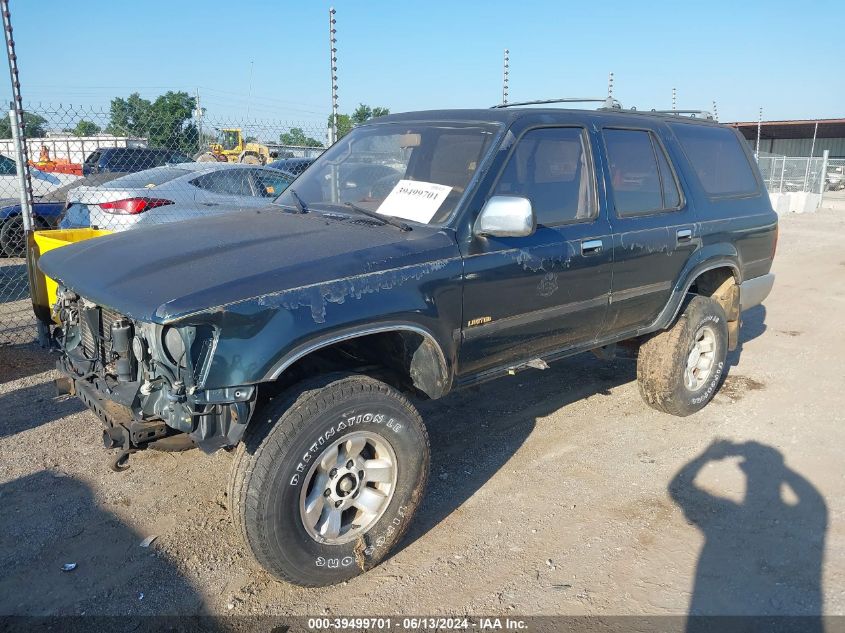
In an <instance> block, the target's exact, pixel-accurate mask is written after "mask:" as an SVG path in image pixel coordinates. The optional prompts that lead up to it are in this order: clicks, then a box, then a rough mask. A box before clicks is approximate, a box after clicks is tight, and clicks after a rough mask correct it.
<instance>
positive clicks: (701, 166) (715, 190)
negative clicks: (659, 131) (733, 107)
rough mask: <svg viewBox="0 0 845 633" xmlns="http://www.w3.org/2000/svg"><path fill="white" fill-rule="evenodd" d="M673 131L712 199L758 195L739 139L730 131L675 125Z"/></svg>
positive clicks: (703, 126)
mask: <svg viewBox="0 0 845 633" xmlns="http://www.w3.org/2000/svg"><path fill="white" fill-rule="evenodd" d="M672 131H673V132H674V133H675V136H676V137H677V138H678V141H679V142H680V143H681V147H683V148H684V153H685V154H686V155H687V158H688V159H689V162H690V164H691V165H692V167H693V169H695V173H696V175H697V176H698V180H699V181H700V182H701V186H702V187H704V191H706V192H707V193H708V194H710V195H711V196H730V195H747V194H752V193H757V191H758V190H759V188H760V186H759V185H758V183H757V178H756V177H755V176H754V172H753V170H752V169H751V164H750V162H749V161H748V155H747V154H746V153H745V152H744V151H743V149H742V146H741V145H740V140H739V138H737V135H736V134H735V133H734V132H733V131H732V130H729V129H727V128H723V127H715V126H709V125H707V126H705V125H690V124H686V125H682V124H673V125H672Z"/></svg>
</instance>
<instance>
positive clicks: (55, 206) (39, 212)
mask: <svg viewBox="0 0 845 633" xmlns="http://www.w3.org/2000/svg"><path fill="white" fill-rule="evenodd" d="M121 175H122V174H118V173H105V174H94V175H91V176H86V177H84V178H77V179H76V180H74V181H73V182H71V183H69V184H67V185H64V186H63V187H59V188H58V189H54V190H53V191H51V192H50V193H48V194H46V195H45V196H42V197H41V198H40V199H39V200H38V201H37V202H35V203H34V204H33V205H32V217H33V227H34V229H35V230H44V229H54V228H57V227H58V224H59V220H60V218H61V217H62V214H63V213H64V210H65V206H66V204H67V203H66V199H67V195H68V192H69V191H70V190H72V189H75V188H77V187H81V186H83V185H84V186H95V185H101V184H103V183H106V182H108V181H110V180H114V179H115V178H117V177H118V176H121ZM25 251H26V239H25V236H24V227H23V218H22V217H21V205H20V202H19V201H18V200H15V199H7V200H2V201H0V254H2V255H5V256H6V257H23V256H24V254H25Z"/></svg>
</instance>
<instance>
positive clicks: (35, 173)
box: [0, 154, 79, 200]
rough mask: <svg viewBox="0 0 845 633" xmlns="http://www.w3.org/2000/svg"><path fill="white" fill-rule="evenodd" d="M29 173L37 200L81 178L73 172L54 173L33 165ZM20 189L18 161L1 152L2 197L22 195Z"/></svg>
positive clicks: (0, 176) (33, 193) (0, 186)
mask: <svg viewBox="0 0 845 633" xmlns="http://www.w3.org/2000/svg"><path fill="white" fill-rule="evenodd" d="M29 175H30V180H31V182H32V195H33V197H34V198H35V199H36V200H38V199H39V198H41V197H42V196H46V195H47V194H48V193H50V192H51V191H53V190H55V189H58V188H59V187H63V186H64V185H67V184H69V183H72V182H75V181H77V180H79V176H75V175H73V174H52V173H47V172H43V171H41V170H40V169H38V168H36V167H32V166H30V168H29ZM20 190H21V189H20V185H19V182H18V171H17V162H16V161H15V160H14V159H12V158H9V157H8V156H3V155H2V154H0V198H4V199H5V198H17V197H18V196H20Z"/></svg>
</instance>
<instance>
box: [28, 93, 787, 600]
mask: <svg viewBox="0 0 845 633" xmlns="http://www.w3.org/2000/svg"><path fill="white" fill-rule="evenodd" d="M376 151H378V152H382V153H389V154H391V155H392V156H393V157H394V160H395V161H396V162H398V163H401V164H402V165H404V169H403V170H402V173H401V174H399V179H398V181H396V180H393V181H391V180H390V179H391V178H394V176H393V175H392V174H383V173H379V170H372V171H365V170H359V168H358V166H360V165H361V164H362V163H365V162H367V157H368V156H372V154H373V153H374V152H376ZM347 165H355V167H354V168H353V169H354V170H355V171H357V172H358V177H357V178H356V180H355V181H354V183H355V186H354V187H346V188H345V191H344V193H343V195H342V196H341V195H339V191H338V190H339V189H340V188H341V187H342V186H343V185H344V178H343V177H342V176H341V175H342V174H343V173H344V171H347V170H346V166H347ZM391 183H392V184H391ZM353 192H354V194H353ZM151 195H155V196H158V193H157V192H156V193H155V194H151ZM344 200H346V203H344ZM777 227H778V220H777V215H776V214H775V213H774V211H773V210H772V206H771V203H770V201H769V196H768V194H767V193H766V189H765V187H764V184H763V181H762V178H761V176H760V173H759V171H758V169H757V166H756V163H755V161H754V158H753V156H751V155H750V153H749V151H748V147H747V144H746V143H745V141H744V140H743V138H742V137H741V136H740V135H739V133H738V132H737V131H736V130H734V129H731V128H728V127H724V126H721V125H718V124H716V123H714V122H710V121H705V120H696V119H684V118H682V117H680V116H667V115H661V114H659V113H646V112H644V113H638V112H624V111H616V110H611V109H607V110H600V111H594V112H588V111H577V110H560V109H530V108H526V109H506V108H499V109H490V110H469V111H465V110H449V111H442V110H441V111H434V112H413V113H406V114H398V115H391V116H387V117H382V118H379V119H378V120H377V121H374V122H370V123H367V124H364V125H361V126H358V127H356V128H355V129H353V130H352V131H351V132H350V133H349V134H348V135H346V136H344V137H343V138H342V139H340V140H339V141H338V142H337V143H335V144H334V145H333V146H332V147H331V148H329V149H328V150H326V152H325V153H324V154H323V155H322V156H321V157H320V158H318V159H317V160H316V162H315V163H314V164H313V165H312V166H311V167H310V168H309V169H308V170H307V171H306V172H305V173H303V174H302V176H300V177H299V178H298V179H297V180H296V182H295V183H294V184H293V185H291V187H289V188H288V189H287V190H286V191H285V192H284V193H283V194H282V196H281V197H280V198H279V199H278V200H277V201H276V202H275V203H273V204H270V205H267V206H265V207H262V208H260V209H254V210H251V211H246V212H244V213H240V214H228V215H220V216H216V217H214V218H209V219H208V220H206V221H204V222H198V223H196V224H192V225H191V227H190V231H188V230H174V229H173V228H172V227H167V226H159V227H151V228H149V229H147V230H145V231H140V232H138V234H137V235H128V234H122V235H112V236H107V237H103V238H100V239H97V240H92V241H91V242H87V243H84V244H80V245H71V246H67V247H65V248H62V249H57V250H55V251H52V252H49V253H47V254H46V255H44V257H43V258H42V259H41V263H40V265H41V269H42V270H43V271H44V272H45V273H46V274H47V275H49V276H51V277H54V278H57V279H58V280H60V289H59V300H58V303H57V310H58V314H59V316H60V319H61V321H62V326H61V327H60V328H58V329H57V330H56V336H57V339H56V341H57V345H58V347H59V348H60V349H61V350H62V352H63V356H62V360H61V361H60V363H59V367H60V371H61V378H60V379H59V386H60V387H61V388H62V389H64V390H65V391H66V392H67V391H71V392H75V393H76V394H78V395H79V396H80V398H81V399H82V401H83V402H85V403H86V404H87V405H88V406H89V407H90V408H91V409H92V410H93V411H94V412H95V413H96V414H97V416H98V417H99V418H100V420H101V423H102V427H103V433H104V439H105V443H106V446H112V447H116V448H119V453H118V454H117V456H116V458H115V462H114V467H115V468H121V467H124V466H125V462H126V460H127V458H128V455H129V453H130V452H132V451H137V450H140V449H142V448H144V447H157V445H161V446H165V445H167V446H171V447H172V446H173V444H174V443H176V442H179V440H180V439H182V440H184V441H186V442H187V443H190V444H196V446H198V447H199V448H200V449H202V450H203V451H206V452H212V451H215V450H218V449H221V448H227V449H234V459H233V463H232V475H231V479H230V484H229V489H228V500H227V504H228V505H229V507H230V508H231V510H232V513H233V517H234V520H235V524H236V526H237V528H238V531H239V533H240V534H242V535H243V537H244V541H245V545H246V547H247V549H249V550H250V551H251V552H252V554H253V555H254V557H255V559H256V560H257V561H258V562H259V563H260V564H261V565H262V566H264V567H265V568H266V569H267V570H269V572H270V573H272V574H273V575H275V576H276V577H278V578H280V579H284V580H287V581H290V582H294V583H299V584H302V585H307V586H318V585H328V584H332V583H337V582H341V581H344V580H346V579H349V578H351V577H353V576H356V575H358V574H360V573H362V572H363V571H365V570H367V569H370V568H371V567H372V566H373V565H376V564H378V562H379V561H381V560H383V559H384V557H385V556H386V555H387V553H388V552H389V551H390V549H391V547H392V546H394V545H395V544H396V543H397V542H398V541H399V539H400V538H401V537H402V534H403V533H404V532H405V530H406V529H407V527H408V525H409V524H410V522H411V519H412V518H413V516H414V514H415V512H416V511H417V509H418V508H419V506H420V504H421V502H422V499H423V497H424V488H425V484H426V479H427V476H428V469H429V446H428V438H427V433H426V429H425V426H424V424H423V421H422V418H421V416H420V414H419V413H418V411H417V409H416V407H415V406H414V404H413V400H414V399H426V398H431V399H436V398H441V397H442V396H444V395H446V394H447V393H449V392H450V391H452V390H453V389H457V388H463V387H467V386H470V385H476V384H478V383H479V382H482V381H485V380H490V379H493V378H498V377H506V376H509V375H512V374H515V373H518V372H521V371H523V370H528V369H532V368H534V369H543V368H545V367H546V366H547V363H549V362H551V361H553V360H556V359H559V358H562V357H565V356H569V355H572V354H576V353H580V352H586V351H594V352H596V353H597V354H598V355H599V356H601V357H604V358H610V357H613V356H614V354H615V353H616V350H617V349H620V350H621V349H625V350H626V351H628V352H631V353H634V354H636V356H637V379H638V382H639V389H640V393H641V395H642V397H643V399H644V401H645V403H646V404H647V405H649V406H651V407H654V408H655V409H657V410H658V411H661V412H665V413H669V414H673V415H678V416H686V415H689V414H692V413H694V412H696V411H698V410H699V409H701V408H702V407H704V406H705V405H706V404H707V402H709V401H710V399H711V398H712V397H713V395H714V394H715V393H716V391H717V390H718V389H719V386H720V384H721V382H722V379H723V377H724V375H725V372H726V371H727V365H726V354H727V352H728V350H733V349H735V348H736V347H737V344H738V340H739V329H740V314H741V311H743V310H747V309H748V308H751V307H753V306H756V305H758V304H759V303H761V302H762V301H763V300H764V299H765V298H766V296H767V295H768V293H769V291H770V289H771V288H772V285H773V283H774V277H773V276H772V274H771V273H770V268H771V265H772V260H773V258H774V255H775V247H776V244H777ZM186 228H187V227H186ZM622 344H624V346H623V345H622ZM524 393H525V398H526V400H528V401H530V399H531V397H532V395H531V387H530V383H528V386H527V387H526V389H525V390H524ZM740 417H741V416H740ZM585 423H589V422H588V421H585ZM479 432H480V430H479ZM469 450H471V446H470V448H469ZM468 525H469V524H468Z"/></svg>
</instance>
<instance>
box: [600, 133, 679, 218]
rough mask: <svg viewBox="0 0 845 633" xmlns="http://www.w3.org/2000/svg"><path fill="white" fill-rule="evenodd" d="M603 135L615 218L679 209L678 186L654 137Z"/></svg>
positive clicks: (646, 135) (647, 135) (645, 135)
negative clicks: (617, 216)
mask: <svg viewBox="0 0 845 633" xmlns="http://www.w3.org/2000/svg"><path fill="white" fill-rule="evenodd" d="M603 135H604V145H605V149H606V152H607V161H608V164H609V167H610V185H611V188H612V189H613V201H614V204H615V205H616V213H617V215H619V216H621V217H625V216H636V215H648V214H651V213H659V212H661V211H668V210H672V209H677V208H678V207H679V206H680V204H681V193H680V190H679V189H678V183H677V181H676V179H675V176H674V173H673V171H672V168H671V167H670V165H669V160H668V158H667V157H666V152H665V151H664V150H663V147H662V146H661V145H660V143H659V142H658V141H657V139H656V138H655V137H654V134H652V133H651V132H649V131H647V130H616V129H605V130H604V132H603Z"/></svg>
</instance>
